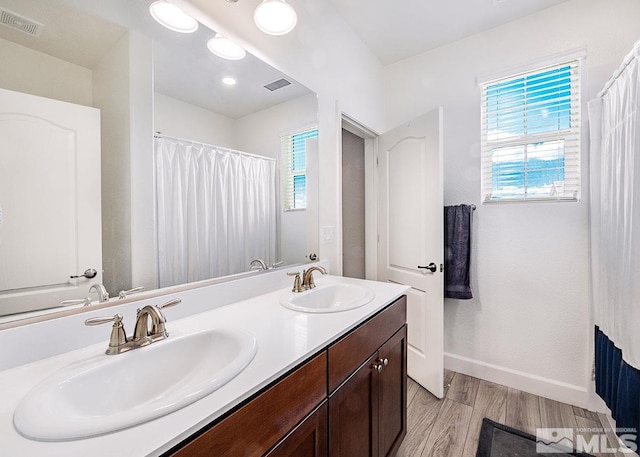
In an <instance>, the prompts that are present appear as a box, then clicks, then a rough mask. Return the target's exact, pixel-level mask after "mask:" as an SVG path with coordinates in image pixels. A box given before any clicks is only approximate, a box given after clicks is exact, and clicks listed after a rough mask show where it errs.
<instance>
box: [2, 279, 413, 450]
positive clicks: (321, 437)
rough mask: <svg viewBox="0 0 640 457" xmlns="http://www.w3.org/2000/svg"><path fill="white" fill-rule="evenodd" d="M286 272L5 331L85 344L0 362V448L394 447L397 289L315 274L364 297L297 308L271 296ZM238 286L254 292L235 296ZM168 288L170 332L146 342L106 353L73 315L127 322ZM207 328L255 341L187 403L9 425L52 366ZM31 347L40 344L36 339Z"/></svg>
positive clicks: (321, 283)
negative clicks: (138, 415) (50, 424)
mask: <svg viewBox="0 0 640 457" xmlns="http://www.w3.org/2000/svg"><path fill="white" fill-rule="evenodd" d="M290 270H291V269H290ZM291 271H293V270H291ZM286 272H287V269H282V270H277V271H273V272H267V273H264V274H261V275H256V276H255V277H251V278H246V279H244V280H242V281H240V282H238V283H236V284H233V285H230V284H227V285H225V284H219V285H212V286H207V287H200V288H195V289H192V290H185V291H181V292H179V293H175V294H167V295H163V296H158V297H155V298H151V299H145V300H140V301H138V302H132V303H128V304H125V305H120V306H115V307H111V308H107V309H100V310H96V311H93V312H88V313H84V314H81V315H76V316H69V317H67V318H61V319H55V320H53V321H50V322H42V323H39V324H33V325H30V326H24V327H22V328H16V329H10V330H9V331H13V332H14V333H15V335H13V341H16V342H19V341H28V337H29V335H31V333H30V332H40V334H41V335H42V332H44V333H45V334H46V335H55V334H59V335H73V334H74V333H73V329H75V330H77V332H78V335H82V336H83V338H82V340H83V341H84V344H81V341H75V342H74V344H75V345H76V347H77V348H76V349H75V350H68V352H57V353H56V352H54V353H53V354H54V355H51V354H49V355H41V356H40V357H38V358H34V357H35V356H33V355H32V356H31V357H32V361H31V363H27V362H29V360H28V359H25V360H24V362H23V364H19V365H18V364H14V365H15V366H14V367H13V368H8V369H5V370H4V371H0V434H1V435H2V437H3V440H2V444H1V451H2V454H3V455H47V456H51V457H55V456H65V457H66V456H69V455H85V454H91V455H93V456H95V457H99V456H111V455H121V453H123V452H124V453H125V454H126V455H130V456H133V457H135V456H160V455H162V456H180V457H183V456H199V455H202V456H204V455H216V456H244V455H252V456H263V455H265V456H270V457H276V456H278V457H280V456H298V455H304V456H312V455H318V456H327V455H331V456H344V457H347V456H349V457H350V456H354V455H371V456H387V455H394V454H395V452H396V451H397V449H398V447H399V446H400V443H401V441H402V439H403V437H404V435H405V433H406V350H407V349H406V348H407V333H406V325H405V323H406V298H405V297H404V294H405V293H406V290H407V288H406V287H405V286H400V285H396V284H386V283H379V282H372V281H362V280H354V279H348V278H341V277H334V276H319V275H318V276H317V277H316V282H317V285H318V290H322V289H323V288H331V287H333V286H335V285H336V284H337V285H340V287H342V288H346V287H348V288H351V287H356V286H357V287H366V288H367V289H368V290H370V291H371V292H372V293H373V295H374V298H373V299H372V300H371V301H370V302H368V303H366V304H364V305H362V306H359V307H357V308H354V309H348V310H344V311H340V312H320V313H317V312H316V313H314V312H301V311H295V310H292V309H289V308H287V307H285V306H283V305H282V304H281V303H280V301H281V300H282V299H283V297H284V298H286V297H287V294H288V292H289V291H290V289H291V278H290V277H288V276H286ZM248 290H250V291H253V293H254V295H255V296H252V297H250V298H246V295H247V294H248V293H249V292H248ZM239 291H240V292H239ZM304 293H307V292H302V293H301V294H304ZM243 294H244V297H243ZM258 294H259V295H258ZM174 298H181V299H182V303H181V304H180V305H178V306H175V307H173V308H171V309H169V310H167V311H165V314H166V317H167V323H166V328H167V330H168V332H169V334H170V337H169V338H168V339H167V340H164V341H159V342H156V343H153V344H152V345H150V346H149V347H148V348H149V349H147V348H144V347H143V348H140V349H135V350H133V351H130V352H127V353H125V354H119V355H105V354H104V351H105V349H106V348H107V344H108V338H109V328H107V327H100V328H95V327H94V328H87V327H84V325H83V321H84V319H87V318H93V317H98V316H108V315H109V314H111V315H113V314H114V313H116V312H117V313H120V314H122V315H123V316H124V318H123V322H124V324H125V328H126V329H127V330H128V331H131V330H132V325H133V322H134V319H133V316H134V315H135V308H136V307H141V306H146V305H148V304H152V305H156V304H162V303H163V302H166V301H168V300H172V299H174ZM212 329H219V330H220V331H221V332H224V331H227V330H234V331H236V330H237V331H241V332H246V333H248V334H251V335H253V336H254V337H255V341H256V343H257V351H256V353H255V356H254V358H253V360H252V361H251V362H250V363H249V364H248V365H247V366H246V368H244V369H243V370H242V371H241V372H240V373H239V374H238V375H237V376H235V377H234V378H233V379H231V380H230V381H228V382H227V383H226V384H224V385H222V386H221V387H219V388H217V390H215V391H214V392H212V393H210V394H208V395H205V396H204V397H202V398H200V399H198V400H197V401H194V402H193V403H191V404H188V405H186V406H184V407H181V408H180V409H178V410H175V411H173V412H171V413H169V414H166V415H163V416H161V417H157V418H155V419H153V420H149V421H145V422H142V423H139V424H137V425H132V426H128V427H126V428H122V429H118V430H114V431H111V432H109V433H102V434H98V435H94V436H88V437H82V438H78V439H64V440H61V441H42V440H34V439H28V438H26V437H24V436H23V435H22V434H20V433H19V432H18V431H17V430H16V427H15V426H14V421H13V416H14V411H16V409H17V408H18V406H19V404H20V403H21V401H22V399H23V398H25V396H26V395H28V394H29V393H30V392H31V391H32V390H33V388H34V387H35V386H37V385H38V384H40V383H42V382H43V381H45V380H47V379H50V377H51V376H52V375H54V374H56V373H57V372H59V371H60V370H61V369H65V367H69V366H75V364H78V363H83V361H86V360H92V361H97V363H100V361H101V360H105V361H108V360H116V359H113V358H117V357H128V356H130V355H136V354H137V355H136V356H137V357H145V354H151V348H153V346H154V345H157V346H156V347H160V346H159V345H162V344H167V343H169V344H171V343H170V342H171V340H172V339H173V340H174V341H177V340H179V339H181V338H188V337H190V336H191V335H194V334H198V333H199V332H200V333H201V332H205V331H211V330H212ZM4 332H7V330H3V331H2V332H0V343H2V339H3V337H4V335H3V333H4ZM60 332H61V333H60ZM96 335H97V336H96ZM69 338H70V339H73V337H72V336H71V337H69ZM52 341H54V342H55V340H52ZM95 341H99V342H98V343H95ZM52 344H53V343H52ZM66 344H67V345H68V344H69V342H68V341H67V342H66ZM16 347H17V346H16ZM38 351H39V352H38V353H39V354H46V349H45V348H44V347H42V348H40V349H38ZM145 351H147V352H145ZM36 352H37V351H36ZM212 354H215V351H214V352H213V353H212ZM209 357H211V355H209ZM122 360H125V359H122ZM167 365H168V366H166V367H164V368H163V369H164V370H166V371H165V372H166V374H167V376H169V375H170V376H173V374H172V373H171V370H172V366H171V365H172V363H168V364H167ZM133 371H135V373H132V374H131V375H130V376H131V380H132V382H133V384H134V385H135V384H136V383H138V382H139V383H140V385H142V386H144V385H145V383H149V382H151V380H150V379H145V372H144V371H143V370H139V371H138V370H133ZM148 374H149V376H150V377H151V375H152V374H151V373H148ZM127 376H129V375H128V374H127ZM173 377H175V376H173ZM118 385H126V383H119V384H118ZM99 395H100V392H96V397H98V396H99ZM105 395H107V393H105ZM108 395H113V393H112V392H109V393H108ZM89 398H91V397H89ZM88 403H91V402H90V401H89V402H88ZM88 410H91V408H88Z"/></svg>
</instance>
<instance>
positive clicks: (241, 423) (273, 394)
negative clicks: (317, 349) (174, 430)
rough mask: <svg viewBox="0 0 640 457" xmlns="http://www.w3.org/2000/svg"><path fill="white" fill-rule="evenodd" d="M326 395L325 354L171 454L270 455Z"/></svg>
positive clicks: (188, 456) (186, 456)
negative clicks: (269, 452)
mask: <svg viewBox="0 0 640 457" xmlns="http://www.w3.org/2000/svg"><path fill="white" fill-rule="evenodd" d="M326 396H327V355H326V352H322V353H320V354H318V355H317V356H316V357H314V358H313V359H311V360H310V361H308V362H306V363H305V364H303V365H302V366H300V367H299V368H298V369H296V370H295V371H293V372H292V373H291V374H289V375H287V376H286V377H284V378H283V379H281V380H280V381H278V382H277V383H276V384H275V385H273V386H272V387H270V388H268V389H267V390H265V391H264V392H262V393H261V394H259V395H258V396H257V397H255V398H254V399H253V400H251V401H249V402H248V403H247V404H245V405H244V406H242V407H241V408H240V409H238V410H237V411H235V412H234V413H233V414H231V415H230V416H228V417H226V418H225V419H223V420H221V421H220V422H218V423H216V424H215V425H213V426H212V427H211V428H210V429H209V430H206V431H204V432H203V433H201V434H200V435H199V436H197V437H194V438H192V439H191V440H190V441H189V442H188V443H186V444H184V445H183V446H181V447H180V448H179V449H178V450H175V451H173V452H172V453H170V454H169V455H172V456H174V457H213V456H215V457H260V456H262V455H266V453H267V451H269V449H271V448H272V447H273V446H274V445H276V444H277V443H278V442H279V441H280V440H282V438H283V437H285V436H287V434H288V433H289V432H290V431H291V430H292V429H293V428H294V427H295V426H296V424H298V423H299V422H300V421H301V420H303V419H304V418H305V417H306V416H308V415H309V414H310V413H311V412H313V411H314V410H315V408H316V407H317V406H318V405H319V404H320V403H321V402H323V401H324V400H325V398H326ZM285 455H286V454H285ZM293 455H296V454H293Z"/></svg>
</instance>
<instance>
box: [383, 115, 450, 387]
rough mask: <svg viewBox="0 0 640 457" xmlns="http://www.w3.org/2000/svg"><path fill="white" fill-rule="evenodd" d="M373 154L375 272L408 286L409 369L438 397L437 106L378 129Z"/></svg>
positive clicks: (439, 141)
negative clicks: (376, 187) (377, 199)
mask: <svg viewBox="0 0 640 457" xmlns="http://www.w3.org/2000/svg"><path fill="white" fill-rule="evenodd" d="M378 154H379V182H380V193H379V195H380V199H381V200H380V205H379V219H378V221H379V222H378V229H379V234H380V242H379V248H378V279H379V280H381V281H391V282H395V283H399V284H404V285H407V286H410V287H411V289H410V291H409V293H408V295H407V314H408V315H407V321H408V343H409V350H408V359H409V360H408V372H409V376H411V378H413V379H414V380H415V381H417V382H418V383H419V384H421V385H422V386H423V387H424V388H426V389H427V390H429V391H430V392H431V393H432V394H434V395H435V396H437V397H439V398H442V396H443V394H444V392H443V390H444V387H443V372H444V355H443V351H444V343H443V340H444V329H443V301H444V299H443V273H442V271H441V265H442V263H443V207H442V108H437V109H435V110H433V111H431V112H429V113H427V114H425V115H423V116H421V117H419V118H417V119H414V120H412V121H411V122H407V123H405V124H403V125H401V126H399V127H396V128H395V129H393V130H391V131H390V132H387V133H385V134H384V135H381V136H380V137H379V143H378Z"/></svg>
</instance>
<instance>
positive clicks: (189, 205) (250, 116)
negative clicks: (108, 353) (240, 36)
mask: <svg viewBox="0 0 640 457" xmlns="http://www.w3.org/2000/svg"><path fill="white" fill-rule="evenodd" d="M151 3H152V0H109V1H104V0H0V8H1V10H0V17H1V18H2V20H1V21H0V22H1V24H0V56H2V61H3V65H2V71H0V316H2V317H1V318H0V323H2V322H7V321H11V320H17V319H23V318H24V317H25V316H27V317H30V316H32V315H34V313H36V314H51V316H55V314H54V313H56V312H59V311H63V310H68V309H70V308H74V309H75V308H78V309H81V308H82V309H90V308H89V307H84V305H85V303H86V302H88V301H89V300H90V301H92V304H95V303H96V302H98V300H99V296H98V295H99V289H100V288H99V287H92V286H93V285H94V284H102V285H104V287H105V289H106V290H107V292H108V293H109V295H110V296H111V300H112V301H114V302H117V300H118V295H119V292H120V291H127V290H130V289H134V288H144V291H149V290H154V289H158V288H164V287H168V286H175V285H179V284H185V283H191V282H195V281H201V280H207V279H210V278H219V277H228V276H230V275H231V276H233V275H238V274H244V273H247V274H254V273H253V272H252V267H253V269H255V268H256V267H257V268H263V267H264V266H265V265H266V266H267V267H273V266H278V265H281V264H284V265H287V264H293V263H301V262H305V261H308V260H315V259H314V255H315V253H316V252H317V249H318V240H317V194H318V179H317V99H316V95H315V94H314V93H312V92H311V91H310V90H308V89H307V88H305V87H304V86H302V85H300V84H299V83H297V82H296V81H294V80H292V79H291V78H289V77H287V75H284V74H282V73H280V72H279V71H277V70H276V69H274V68H272V67H270V66H269V65H267V64H265V63H264V62H262V61H260V60H259V59H257V58H256V57H254V56H252V55H250V54H247V55H246V56H245V57H244V58H242V59H240V60H228V59H224V58H221V57H219V56H217V55H214V54H213V53H212V52H210V51H209V49H208V46H207V43H208V41H209V40H210V39H211V38H213V37H214V36H215V35H216V33H215V31H212V30H210V29H208V28H206V27H205V26H203V25H202V24H200V26H199V28H198V30H197V31H196V32H194V33H190V34H183V33H176V32H174V31H171V30H169V29H167V28H164V27H163V26H161V25H160V24H158V23H157V22H156V21H155V20H154V19H153V18H152V17H151V15H150V14H149V5H150V4H151ZM254 259H260V260H262V261H264V263H261V262H254V263H253V265H251V261H252V260H254ZM92 270H95V272H93V271H92ZM85 273H86V274H85ZM94 273H95V274H94ZM71 276H79V277H77V278H71ZM143 293H144V292H143ZM89 306H92V305H89Z"/></svg>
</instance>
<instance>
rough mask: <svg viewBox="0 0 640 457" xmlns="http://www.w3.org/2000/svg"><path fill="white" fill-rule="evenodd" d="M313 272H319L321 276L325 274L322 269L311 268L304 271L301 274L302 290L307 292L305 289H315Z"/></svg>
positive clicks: (325, 271)
mask: <svg viewBox="0 0 640 457" xmlns="http://www.w3.org/2000/svg"><path fill="white" fill-rule="evenodd" d="M314 271H319V272H320V273H322V274H323V275H326V274H327V270H325V269H324V267H311V268H308V269H306V270H304V271H303V272H302V288H303V289H305V290H307V289H313V288H314V287H316V283H315V282H313V272H314Z"/></svg>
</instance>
